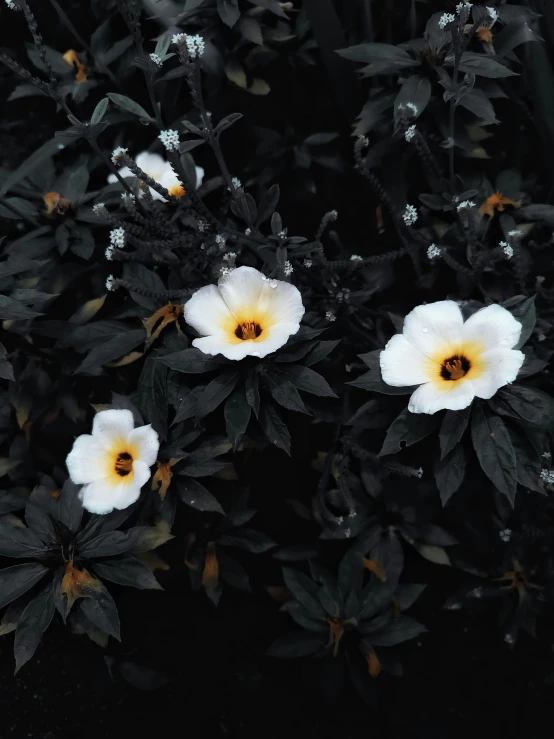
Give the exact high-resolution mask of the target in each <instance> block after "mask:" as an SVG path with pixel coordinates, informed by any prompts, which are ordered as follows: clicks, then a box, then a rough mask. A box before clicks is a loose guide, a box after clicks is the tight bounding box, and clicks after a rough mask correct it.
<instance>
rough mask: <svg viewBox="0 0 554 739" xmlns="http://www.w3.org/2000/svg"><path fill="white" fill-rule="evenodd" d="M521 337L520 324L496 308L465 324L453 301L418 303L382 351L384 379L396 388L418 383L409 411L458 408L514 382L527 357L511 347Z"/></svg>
mask: <svg viewBox="0 0 554 739" xmlns="http://www.w3.org/2000/svg"><path fill="white" fill-rule="evenodd" d="M520 334H521V324H520V323H519V321H517V320H516V319H515V318H514V317H513V316H512V314H511V313H510V312H509V311H507V310H506V309H505V308H502V307H501V306H500V305H489V306H487V307H486V308H483V309H482V310H479V311H477V312H476V313H474V314H473V315H472V316H470V318H468V320H467V321H466V322H465V323H464V319H463V316H462V312H461V310H460V308H459V306H458V305H457V304H456V303H455V302H454V301H452V300H442V301H439V302H438V303H430V304H428V305H419V306H418V307H417V308H414V310H413V311H411V313H409V314H408V315H407V316H406V318H405V319H404V329H403V333H401V334H396V336H393V337H392V339H391V340H390V341H389V342H388V344H387V345H386V347H385V349H384V351H382V352H381V355H380V364H381V373H382V376H383V380H384V381H385V382H386V383H387V385H393V386H394V387H405V386H409V385H419V387H418V388H417V390H415V392H414V393H412V396H411V398H410V402H409V405H408V410H410V411H411V412H412V413H430V414H432V413H436V412H437V411H440V410H442V409H444V408H446V409H448V410H452V411H458V410H462V408H467V406H468V405H470V403H471V402H472V400H473V398H475V397H477V398H484V399H488V398H492V396H493V395H494V394H495V393H496V391H497V390H499V389H500V388H501V387H503V386H504V385H507V384H508V383H510V382H513V381H514V380H515V379H516V377H517V373H518V372H519V370H520V368H521V365H522V364H523V360H524V358H525V357H524V354H523V353H522V352H521V351H519V350H517V349H512V347H514V346H515V345H516V344H517V342H518V340H519V336H520Z"/></svg>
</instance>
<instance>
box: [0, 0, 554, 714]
mask: <svg viewBox="0 0 554 739" xmlns="http://www.w3.org/2000/svg"><path fill="white" fill-rule="evenodd" d="M342 5H344V7H339V6H342ZM398 5H399V6H400V5H403V6H405V7H403V9H401V8H400V7H399V8H396V7H393V6H392V4H391V3H389V2H388V1H387V0H383V2H381V0H374V2H373V3H371V2H365V1H364V0H360V1H359V2H355V1H353V2H351V3H343V4H341V3H339V2H336V3H333V2H331V0H318V2H317V3H316V2H314V0H304V2H299V3H284V2H277V0H244V1H243V0H186V2H178V3H151V2H147V1H145V3H144V8H143V6H142V4H141V3H139V2H138V0H116V1H112V0H93V2H92V3H91V8H90V9H89V10H88V11H87V12H90V16H91V18H92V19H93V20H94V24H95V25H94V28H92V29H91V28H90V25H89V26H87V27H86V29H85V30H84V31H83V30H82V29H81V27H80V26H78V24H77V21H76V19H75V18H73V16H72V14H71V12H69V11H68V12H67V13H66V10H65V9H64V8H63V7H62V6H61V4H59V3H58V2H56V1H55V0H51V8H50V9H48V10H45V9H44V8H40V7H39V4H38V3H36V2H31V0H10V2H6V7H5V8H3V9H2V18H4V17H6V18H7V19H8V20H7V22H8V21H9V23H10V27H12V26H13V28H16V29H17V34H21V38H23V37H24V35H25V38H26V40H29V41H30V40H32V42H33V43H28V44H27V46H25V47H24V46H23V45H21V46H20V47H17V48H16V47H15V46H14V47H13V48H12V50H11V51H10V50H9V46H10V39H9V36H8V35H4V38H3V40H2V43H3V45H4V46H3V49H4V50H3V51H2V52H1V53H0V61H2V63H3V64H4V65H5V67H6V68H7V70H8V71H9V73H8V74H7V76H6V78H5V80H4V81H3V83H2V84H4V85H5V86H6V87H7V89H9V90H10V94H9V99H8V102H7V103H6V109H7V110H8V112H9V111H10V110H12V111H13V116H16V115H17V112H16V110H18V109H17V107H16V106H24V105H33V106H34V105H38V106H40V111H41V115H43V116H44V120H45V125H44V128H43V130H42V132H41V134H40V136H37V137H36V140H34V143H33V145H32V146H31V145H29V146H28V145H27V142H25V144H24V146H25V149H26V150H25V152H24V156H23V160H22V161H21V160H18V161H15V160H14V161H11V160H10V154H9V152H7V154H6V161H5V162H4V164H5V166H4V167H3V168H1V169H0V216H1V217H2V220H3V224H4V227H5V236H6V238H5V239H4V240H3V241H2V250H3V258H2V261H1V262H0V280H1V283H2V285H1V286H2V295H1V296H0V318H1V319H2V322H3V323H2V328H1V330H0V339H1V341H2V343H1V344H0V377H1V378H2V383H1V384H2V387H1V389H0V392H1V393H2V401H3V402H2V406H1V408H2V410H1V411H0V444H1V450H0V455H1V456H0V474H1V475H2V476H3V485H2V487H3V491H2V492H1V493H0V555H1V556H2V557H3V562H2V564H3V569H0V606H2V607H3V606H7V610H6V611H5V613H4V617H3V619H2V622H1V623H0V632H1V633H2V634H7V633H9V632H12V631H15V638H14V653H15V660H16V670H19V668H20V667H21V666H22V665H24V664H25V663H26V662H28V661H29V660H30V659H31V658H32V657H33V655H34V653H35V651H36V650H37V649H38V648H39V644H40V642H41V639H42V637H43V634H44V633H45V632H46V630H47V629H48V628H49V627H50V631H51V630H52V629H61V627H62V626H63V624H67V625H69V626H71V628H72V630H73V632H74V633H76V634H87V635H88V636H89V637H90V638H91V639H93V640H94V641H95V642H97V643H98V644H100V645H102V646H103V647H104V648H106V649H107V650H108V655H109V657H108V659H109V660H110V662H109V665H110V670H111V672H110V674H112V676H113V669H115V668H113V665H117V666H118V669H119V670H120V672H121V676H122V677H123V679H124V680H126V681H127V682H128V683H130V684H131V685H133V686H135V687H139V688H144V689H149V688H157V687H160V686H161V685H162V684H163V685H165V684H167V681H168V680H177V679H178V678H177V677H176V676H175V674H173V675H171V674H170V673H171V672H172V668H171V664H172V663H171V659H169V658H168V664H169V667H168V665H165V666H164V665H162V666H161V667H162V668H163V669H161V672H162V673H163V674H160V670H159V669H156V670H154V669H151V668H150V667H147V666H146V665H139V666H137V665H135V666H134V667H133V668H129V667H128V664H129V662H128V661H125V660H123V658H122V656H121V654H122V653H121V652H119V651H117V650H118V647H116V646H115V645H114V644H112V642H111V641H110V640H109V637H112V639H116V640H118V639H120V637H121V638H122V640H123V645H125V635H126V631H127V630H129V631H130V632H133V629H138V630H140V631H141V633H142V630H143V629H146V628H148V623H147V620H146V619H145V618H143V616H142V614H141V607H140V605H139V606H135V607H134V608H132V609H130V608H129V607H127V606H125V614H126V615H125V619H124V620H123V621H122V628H121V629H120V622H119V616H118V609H117V606H116V602H118V603H119V602H121V603H123V604H126V603H127V602H128V600H127V599H128V598H129V597H130V596H129V595H128V591H126V590H121V591H120V590H119V589H117V591H115V590H114V596H115V597H112V595H111V594H110V592H109V591H110V589H111V588H112V587H113V585H115V586H116V588H117V586H130V587H134V588H139V589H143V590H144V589H156V590H162V588H163V589H164V590H167V591H168V593H158V594H154V596H152V597H155V598H156V600H155V612H156V614H158V616H157V617H158V618H159V623H160V624H163V623H164V622H165V619H166V618H167V619H169V620H170V623H172V624H173V625H174V626H175V630H176V632H177V626H176V624H175V623H174V622H173V621H171V619H172V616H171V615H170V611H171V605H170V603H171V602H172V601H171V600H170V599H171V598H173V597H175V596H176V594H177V597H179V598H183V599H185V600H186V604H187V606H186V607H187V609H189V610H190V612H191V613H193V614H196V615H195V616H194V617H193V618H192V619H189V624H188V627H187V628H190V629H191V630H192V631H194V630H195V629H198V631H199V633H203V634H204V636H205V637H206V639H203V638H199V639H198V650H199V654H200V655H202V656H203V655H204V654H206V653H207V651H209V649H210V647H209V645H208V643H207V642H209V638H208V637H207V636H206V632H205V631H204V630H203V629H202V621H203V617H202V616H201V615H199V614H200V613H201V611H200V610H197V609H203V608H205V603H204V600H205V599H206V598H207V600H206V603H208V605H209V607H210V608H211V609H216V608H217V609H218V610H217V612H216V613H215V615H214V614H213V613H212V614H211V616H210V619H212V621H211V623H212V628H213V629H217V628H219V627H218V626H217V624H218V623H223V622H224V621H225V619H226V618H227V619H230V620H231V622H233V623H235V622H237V623H238V622H239V621H241V620H242V619H243V610H246V611H248V612H249V613H252V614H255V616H254V618H255V619H256V620H257V622H258V628H259V629H260V631H259V633H258V632H256V634H252V636H251V639H247V641H248V647H247V649H249V650H250V651H251V654H252V655H253V656H252V661H253V662H255V664H256V665H258V666H259V667H258V666H257V667H256V668H255V669H256V670H258V669H262V666H263V672H264V673H265V674H267V675H269V676H270V677H269V678H267V679H268V680H270V681H271V680H276V679H277V678H276V677H275V676H276V675H286V676H288V679H290V676H291V675H293V674H294V669H295V668H294V666H292V665H291V667H290V668H285V667H283V666H282V664H281V663H280V662H279V660H282V659H292V658H299V659H302V663H303V665H304V667H305V673H303V674H304V678H305V679H304V681H303V682H302V685H301V686H300V687H299V688H298V689H299V690H300V691H302V690H308V688H307V685H308V684H309V685H310V690H311V685H312V684H315V685H317V689H316V691H317V695H321V692H320V691H323V695H325V696H326V697H327V698H328V699H329V700H330V701H331V702H333V703H335V702H337V701H338V702H339V703H340V702H341V701H350V700H351V699H352V698H351V696H352V695H354V694H356V695H357V696H358V698H359V700H360V703H359V707H361V706H363V702H364V701H365V702H366V703H368V704H371V705H374V706H378V705H379V703H380V701H378V700H377V698H378V697H381V698H383V696H385V698H383V700H385V701H386V700H387V699H386V696H387V695H389V694H395V692H396V691H397V690H401V688H399V687H397V685H398V684H397V683H394V684H393V683H389V682H387V679H386V678H383V677H382V673H389V674H392V675H395V676H400V675H402V673H403V670H404V669H406V671H407V673H408V677H407V678H406V680H410V679H412V680H415V681H416V682H417V681H418V680H419V679H420V666H421V663H422V657H421V656H418V655H419V654H420V652H421V653H423V654H425V652H426V650H428V655H432V654H433V653H434V651H433V650H435V651H436V650H439V651H442V650H443V649H444V650H448V649H449V648H450V642H451V641H452V640H451V637H450V635H449V634H450V633H451V631H452V630H453V631H456V630H458V632H460V633H464V632H463V630H464V629H465V630H466V631H467V628H469V627H468V626H466V625H465V624H471V628H472V629H473V630H474V631H475V633H486V634H487V639H488V640H489V643H490V645H493V646H489V647H488V648H490V649H491V650H495V654H496V653H497V652H498V653H499V654H501V655H502V660H504V661H505V660H512V659H517V657H516V655H517V650H518V649H519V648H520V647H519V646H518V647H517V649H516V645H517V644H518V640H519V639H520V635H521V632H522V631H523V632H527V634H528V635H530V637H531V638H536V637H537V634H538V637H539V641H538V642H537V645H538V646H536V647H533V648H536V649H542V650H543V652H544V651H545V650H546V651H549V650H550V648H551V645H552V639H551V636H550V633H549V626H548V623H549V615H550V613H551V610H552V605H553V593H554V590H553V589H552V584H553V581H552V567H551V562H552V556H553V555H554V551H553V548H552V547H553V544H552V541H553V540H552V536H551V534H552V524H551V487H552V485H554V472H553V471H552V470H551V438H552V431H553V419H554V400H553V398H552V382H551V378H550V374H549V371H548V364H549V361H550V357H551V355H552V351H553V349H552V348H551V347H552V338H551V331H552V310H551V305H550V304H551V300H552V296H553V292H552V288H551V286H550V285H549V283H550V280H551V279H552V275H553V272H552V258H551V256H550V249H551V245H552V227H553V226H554V206H552V205H550V204H548V203H547V202H546V201H547V200H548V198H549V196H550V192H551V187H550V183H549V177H550V176H551V171H552V168H551V167H549V166H544V165H545V164H546V165H548V163H549V159H548V157H549V156H550V153H549V152H551V150H552V148H551V147H552V142H551V141H550V139H551V136H552V129H551V120H552V118H551V117H550V118H549V117H548V115H547V114H548V111H549V105H551V103H549V102H548V101H549V100H550V98H549V97H548V95H546V96H545V93H544V82H545V79H547V72H548V69H549V67H548V64H549V62H548V58H547V53H546V51H545V47H544V45H543V42H542V39H541V30H542V34H543V35H544V33H545V31H544V29H541V30H539V29H540V23H541V20H540V18H539V16H538V14H537V13H536V12H534V10H533V9H532V6H533V3H532V2H529V3H520V4H508V3H505V2H504V1H503V0H498V1H497V0H494V2H493V0H491V5H485V4H479V3H474V4H472V3H464V2H462V3H454V2H452V1H451V0H448V2H444V3H438V2H435V1H434V0H433V2H431V3H429V4H427V5H416V4H415V3H414V2H412V0H405V2H403V3H398ZM347 6H348V7H347ZM381 6H383V7H381ZM143 9H145V10H146V11H147V12H143ZM407 10H409V13H407ZM381 11H383V12H385V15H384V16H383V17H382V18H381V17H380V16H379V13H380V12H381ZM52 13H56V14H57V16H58V17H59V20H60V23H61V30H59V32H58V33H56V32H55V33H52V30H53V29H52V27H51V25H50V26H49V24H48V23H46V24H45V23H44V22H43V21H44V20H47V19H48V18H49V17H51V15H49V14H52ZM551 20H554V18H552V19H551ZM91 30H92V33H91V32H90V31H91ZM547 30H548V27H547ZM550 30H551V29H550ZM66 38H68V39H72V40H71V42H70V43H71V47H70V48H69V49H68V50H66V49H65V48H64V47H61V46H60V44H61V43H62V40H63V41H64V42H65V39H66ZM73 47H75V48H73ZM360 65H362V66H360ZM541 65H542V66H541ZM310 80H312V82H311V81H310ZM313 80H315V83H316V84H315V88H317V94H316V95H315V96H314V95H313V94H312V90H311V87H312V83H313ZM290 95H294V100H293V101H292V102H290V101H289V96H290ZM10 106H13V107H12V108H10ZM19 110H25V108H23V107H21V108H19ZM27 110H28V109H27ZM235 110H240V111H241V112H234V111H235ZM516 137H517V138H518V142H519V143H518V147H519V148H517V147H515V146H514V139H515V138H516ZM545 152H546V153H545ZM522 154H523V156H522ZM20 159H21V158H20ZM492 183H494V184H492ZM542 201H543V202H542ZM540 273H542V274H540ZM158 547H163V549H161V551H160V553H158V551H154V550H157V549H158ZM13 558H17V559H18V563H15V564H14V563H13V561H12V559H13ZM20 560H23V561H22V562H21V561H20ZM185 572H188V576H189V579H190V586H191V587H190V588H189V586H188V583H187V578H185V577H184V574H185ZM445 573H446V574H445ZM104 583H107V586H106V585H105V584H104ZM195 591H199V592H195ZM237 591H239V593H240V591H242V594H237ZM145 597H146V596H145ZM477 601H479V603H477ZM133 602H134V601H133ZM199 604H200V605H199ZM454 610H459V611H461V612H462V615H463V621H460V622H459V623H453V619H454V618H455V616H454V615H453V614H452V613H450V612H451V611H454ZM278 611H282V613H281V614H278V613H277V612H278ZM405 611H407V613H405ZM202 612H204V613H205V611H202ZM220 613H221V615H219V614H220ZM223 614H226V615H225V616H224V615H223ZM491 616H495V617H496V618H497V622H496V623H497V625H496V627H495V628H494V629H492V630H491V627H490V623H489V620H490V617H491ZM241 622H242V621H241ZM51 624H52V625H51ZM460 624H462V625H461V626H460ZM537 629H544V632H541V631H537ZM169 632H170V634H171V638H172V639H174V641H175V644H177V643H178V636H177V635H176V634H175V635H173V632H172V631H171V629H169ZM424 634H425V636H423V635H424ZM72 638H73V637H72V636H69V635H68V636H67V639H72ZM456 638H463V637H460V635H459V633H458V637H456ZM523 638H524V639H525V640H526V642H525V644H526V645H527V646H526V648H527V649H529V648H530V647H529V643H530V642H529V641H527V639H528V638H529V637H528V636H524V637H523ZM140 644H141V642H140V640H139V643H138V647H137V648H138V652H139V656H138V662H139V663H140V662H141V661H142V662H148V657H147V656H146V657H145V656H141V653H140V650H141V646H140ZM48 648H49V647H48V644H45V645H43V646H42V647H41V648H40V654H41V655H42V656H43V658H46V659H47V654H48ZM124 648H125V646H123V649H124ZM428 659H431V657H429V656H428ZM199 660H200V661H201V660H202V657H200V658H199ZM159 667H160V665H159V664H158V668H159ZM112 668H113V669H112ZM286 669H288V670H289V672H279V670H286ZM453 669H455V668H453ZM550 669H551V671H552V668H550ZM165 673H168V674H165ZM295 679H296V678H295ZM426 679H428V676H427V678H426ZM542 679H544V676H543V678H542ZM302 686H304V687H302ZM264 690H265V691H270V688H267V687H264ZM291 690H292V689H291ZM266 694H267V693H266ZM291 694H292V693H291ZM359 710H365V708H364V709H361V708H359ZM452 710H454V709H452ZM420 718H421V717H420ZM394 722H396V724H395V725H396V726H397V727H401V726H402V719H401V718H400V717H398V718H395V719H394V721H393V723H394ZM237 725H238V723H237ZM252 725H253V724H251V726H252ZM235 728H236V726H235ZM256 728H259V727H258V726H256Z"/></svg>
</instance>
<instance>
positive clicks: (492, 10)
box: [487, 5, 498, 23]
mask: <svg viewBox="0 0 554 739" xmlns="http://www.w3.org/2000/svg"><path fill="white" fill-rule="evenodd" d="M487 11H488V14H489V18H490V19H491V20H492V22H493V23H496V21H497V20H498V10H497V9H496V8H490V7H489V6H488V5H487Z"/></svg>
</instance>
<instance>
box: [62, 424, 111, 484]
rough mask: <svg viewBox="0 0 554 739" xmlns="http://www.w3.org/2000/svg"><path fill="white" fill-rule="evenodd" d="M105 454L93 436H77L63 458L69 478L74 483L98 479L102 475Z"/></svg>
mask: <svg viewBox="0 0 554 739" xmlns="http://www.w3.org/2000/svg"><path fill="white" fill-rule="evenodd" d="M105 455H106V453H105V450H104V448H103V447H102V446H101V445H100V444H99V443H98V440H97V439H95V438H94V437H93V436H91V435H90V434H83V435H82V436H79V437H78V438H77V439H75V442H74V444H73V448H72V450H71V451H70V452H69V454H68V455H67V459H66V460H65V464H66V466H67V469H68V471H69V477H70V478H71V480H72V481H73V482H74V483H75V484H76V485H82V484H83V483H88V482H93V481H94V480H98V479H99V478H100V477H102V476H103V471H104V467H105V458H106V456H105Z"/></svg>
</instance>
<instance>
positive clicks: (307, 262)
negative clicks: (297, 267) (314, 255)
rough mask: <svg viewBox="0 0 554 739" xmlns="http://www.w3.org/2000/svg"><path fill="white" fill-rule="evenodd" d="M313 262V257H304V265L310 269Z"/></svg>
mask: <svg viewBox="0 0 554 739" xmlns="http://www.w3.org/2000/svg"><path fill="white" fill-rule="evenodd" d="M312 264H313V262H312V260H311V259H304V261H303V262H302V266H304V267H306V268H307V269H310V267H311V266H312Z"/></svg>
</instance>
